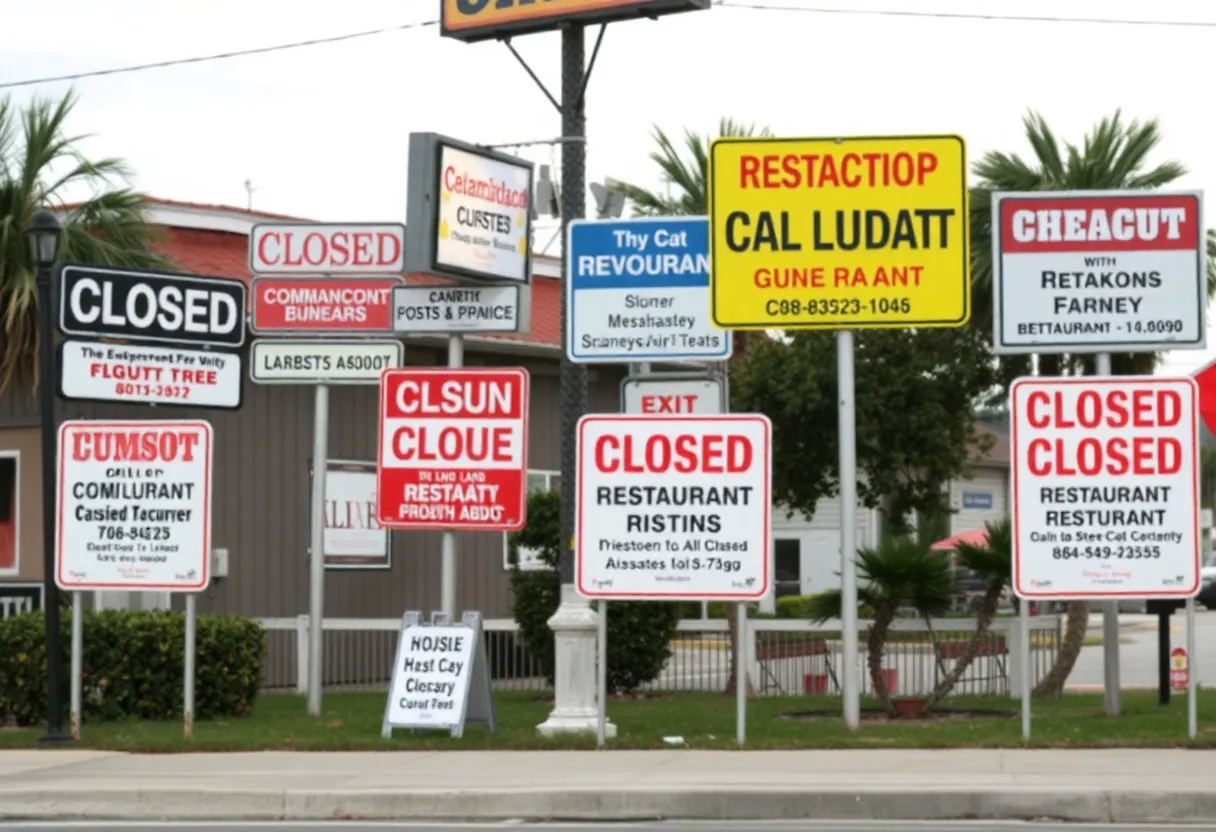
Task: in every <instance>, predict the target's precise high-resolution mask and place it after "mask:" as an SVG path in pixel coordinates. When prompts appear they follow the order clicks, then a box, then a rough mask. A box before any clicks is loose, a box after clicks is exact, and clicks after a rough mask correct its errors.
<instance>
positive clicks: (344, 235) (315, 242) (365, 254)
mask: <svg viewBox="0 0 1216 832" xmlns="http://www.w3.org/2000/svg"><path fill="white" fill-rule="evenodd" d="M404 256H405V226H403V225H400V224H398V223H382V224H370V223H369V224H359V223H342V224H312V223H258V224H257V225H255V226H254V227H253V230H252V231H251V232H250V236H249V270H250V271H251V272H253V273H254V274H267V273H269V274H378V273H388V274H397V273H399V272H401V271H403V270H404V269H403V266H404Z"/></svg>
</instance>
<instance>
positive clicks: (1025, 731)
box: [1018, 598, 1030, 742]
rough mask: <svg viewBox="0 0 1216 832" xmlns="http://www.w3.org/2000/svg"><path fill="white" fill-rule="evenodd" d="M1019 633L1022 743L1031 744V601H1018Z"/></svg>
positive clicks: (1020, 599)
mask: <svg viewBox="0 0 1216 832" xmlns="http://www.w3.org/2000/svg"><path fill="white" fill-rule="evenodd" d="M1018 631H1019V632H1020V633H1021V634H1022V637H1021V638H1020V639H1018V641H1020V642H1021V645H1020V646H1019V648H1018V652H1019V653H1020V654H1021V655H1020V656H1018V661H1019V662H1021V665H1022V675H1021V677H1020V678H1019V679H1018V682H1019V684H1020V686H1021V688H1022V741H1023V742H1030V599H1029V598H1019V599H1018Z"/></svg>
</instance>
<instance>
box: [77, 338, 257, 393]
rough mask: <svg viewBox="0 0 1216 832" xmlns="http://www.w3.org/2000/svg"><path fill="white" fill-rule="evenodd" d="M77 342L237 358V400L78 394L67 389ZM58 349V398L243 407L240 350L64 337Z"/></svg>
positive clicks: (90, 345) (94, 346) (97, 347)
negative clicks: (218, 401)
mask: <svg viewBox="0 0 1216 832" xmlns="http://www.w3.org/2000/svg"><path fill="white" fill-rule="evenodd" d="M76 345H81V346H83V347H91V348H94V349H99V350H100V349H113V348H122V349H130V350H163V351H165V352H172V353H188V354H191V355H192V356H194V357H195V358H196V360H197V356H207V357H215V358H220V359H223V360H225V361H235V362H236V374H235V378H236V403H235V404H230V405H224V404H200V403H199V401H198V400H197V399H188V398H187V399H177V398H171V397H166V398H152V397H146V398H142V399H124V398H121V397H118V396H117V395H116V396H114V397H108V398H101V397H93V396H84V395H80V396H78V395H73V394H70V393H69V392H68V384H69V382H68V378H69V377H71V376H73V375H74V374H72V373H69V372H67V370H68V360H67V356H68V350H69V349H71V347H72V346H76ZM56 350H57V351H58V354H57V356H56V359H55V361H56V363H55V366H56V367H58V368H59V371H58V372H57V373H55V377H56V381H57V390H56V392H57V393H58V395H59V398H61V399H63V400H64V401H69V402H103V403H105V404H128V405H135V406H141V405H157V406H160V405H164V406H166V407H191V408H200V409H207V410H240V409H241V406H242V405H243V404H244V402H245V374H244V372H242V370H241V354H240V353H238V352H217V351H209V350H201V349H188V348H186V347H176V346H168V345H164V344H146V343H122V344H115V343H109V342H104V341H81V340H79V339H76V338H65V339H64V340H62V341H60V342H59V345H58V346H57V347H56ZM184 384H185V383H184V382H183V385H184Z"/></svg>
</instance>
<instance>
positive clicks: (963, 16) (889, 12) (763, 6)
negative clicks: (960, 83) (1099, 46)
mask: <svg viewBox="0 0 1216 832" xmlns="http://www.w3.org/2000/svg"><path fill="white" fill-rule="evenodd" d="M714 5H715V6H722V7H723V8H731V9H751V10H753V11H765V12H806V13H808V14H851V15H869V16H874V17H935V18H943V19H953V20H1013V21H1018V20H1021V21H1024V22H1028V23H1106V24H1114V25H1120V26H1172V27H1176V28H1200V29H1211V28H1216V21H1208V20H1129V19H1125V18H1117V17H1051V16H1047V15H1007V14H978V13H976V12H930V11H913V10H910V9H829V8H822V7H818V6H776V5H769V4H767V3H737V2H734V1H733V0H715V2H714Z"/></svg>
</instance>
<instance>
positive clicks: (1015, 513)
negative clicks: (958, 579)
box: [1009, 376, 1203, 601]
mask: <svg viewBox="0 0 1216 832" xmlns="http://www.w3.org/2000/svg"><path fill="white" fill-rule="evenodd" d="M1188 382H1189V384H1190V385H1191V387H1192V395H1193V405H1194V407H1193V408H1192V409H1191V410H1190V411H1189V413H1188V411H1186V410H1184V411H1183V413H1182V416H1183V419H1184V420H1185V419H1186V418H1190V419H1192V422H1191V430H1190V435H1191V439H1190V444H1191V460H1192V467H1193V480H1194V485H1193V494H1194V495H1195V496H1196V499H1193V500H1191V501H1190V502H1191V506H1192V512H1193V520H1192V522H1193V523H1194V546H1195V548H1194V553H1193V557H1191V556H1188V564H1187V568H1188V569H1193V572H1194V585H1193V586H1192V587H1190V588H1189V589H1183V588H1182V587H1181V586H1180V587H1179V588H1178V589H1169V588H1166V589H1162V588H1160V587H1155V588H1152V589H1145V588H1143V587H1140V586H1131V587H1129V588H1120V589H1114V590H1111V591H1102V590H1092V591H1086V592H1075V591H1071V590H1066V591H1063V592H1060V591H1054V590H1051V589H1048V591H1035V590H1034V589H1033V588H1032V587H1029V584H1030V582H1031V581H1032V580H1034V578H1033V576H1032V575H1029V574H1027V569H1026V566H1027V562H1026V558H1025V556H1024V554H1023V552H1022V546H1021V530H1020V529H1021V526H1022V521H1021V517H1020V514H1021V511H1020V499H1019V496H1018V494H1019V487H1018V472H1019V468H1020V464H1021V459H1022V457H1023V452H1022V447H1023V445H1022V444H1021V443H1020V442H1019V436H1018V423H1019V420H1020V417H1019V410H1018V409H1017V408H1016V407H1015V403H1016V401H1017V394H1018V391H1019V390H1020V389H1022V388H1023V387H1034V386H1038V387H1044V388H1051V387H1057V388H1059V387H1066V386H1067V387H1073V388H1085V387H1105V386H1113V385H1122V386H1131V385H1135V384H1143V385H1153V384H1162V385H1166V384H1182V383H1188ZM1009 405H1010V406H1009V409H1010V417H1009V418H1010V459H1011V464H1010V493H1009V504H1010V519H1011V527H1012V533H1013V553H1012V555H1013V557H1012V564H1011V566H1012V574H1011V580H1010V584H1011V587H1012V589H1013V591H1014V593H1015V594H1016V595H1017V596H1018V597H1019V598H1023V599H1027V600H1030V601H1036V600H1047V601H1073V600H1076V601H1087V600H1104V601H1117V600H1135V599H1144V598H1184V599H1185V598H1194V597H1195V596H1196V595H1197V594H1198V593H1199V591H1200V588H1201V586H1202V579H1201V572H1200V566H1201V562H1202V548H1203V544H1202V536H1201V529H1200V518H1199V501H1198V499H1197V496H1198V494H1199V413H1198V409H1199V391H1198V385H1197V384H1196V383H1195V381H1194V379H1192V378H1190V377H1184V376H1179V377H1171V376H1101V377H1094V376H1081V377H1056V378H1053V377H1043V376H1025V377H1022V378H1019V379H1016V380H1014V382H1013V384H1012V385H1011V386H1010V391H1009ZM1100 429H1101V428H1096V429H1095V430H1100ZM1057 430H1058V428H1057ZM1022 441H1023V442H1025V441H1027V440H1022ZM1094 487H1098V486H1096V485H1095V486H1094ZM1075 528H1076V529H1077V530H1079V531H1089V530H1090V527H1083V526H1077V527H1075ZM1069 542H1070V541H1061V543H1065V544H1067V543H1069ZM1086 542H1092V541H1077V542H1076V543H1073V544H1072V545H1081V544H1083V543H1086ZM1038 545H1042V544H1038ZM1056 545H1059V544H1056ZM1099 545H1101V544H1099ZM1078 561H1080V559H1079V558H1078ZM1182 577H1183V578H1185V577H1186V575H1185V574H1184V575H1183V576H1182Z"/></svg>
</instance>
